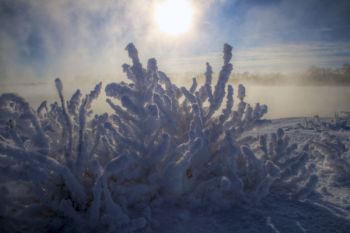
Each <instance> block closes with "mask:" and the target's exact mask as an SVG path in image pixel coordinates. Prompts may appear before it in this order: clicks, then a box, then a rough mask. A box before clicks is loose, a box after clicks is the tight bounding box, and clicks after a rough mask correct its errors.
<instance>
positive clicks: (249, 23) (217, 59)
mask: <svg viewBox="0 0 350 233" xmlns="http://www.w3.org/2000/svg"><path fill="white" fill-rule="evenodd" d="M159 2H161V1H160V0H159V1H158V0H99V1H97V0H96V1H92V0H0V78H1V82H8V81H10V80H19V81H26V80H33V79H39V80H41V81H47V80H50V82H51V80H52V79H53V78H55V77H62V78H63V79H74V80H81V79H82V78H86V79H91V78H92V79H99V78H104V77H114V76H120V75H121V74H122V73H121V68H120V66H121V65H122V64H123V63H125V62H127V63H129V59H128V57H127V54H126V52H125V50H124V48H125V46H126V45H127V44H128V43H129V42H134V43H135V45H136V46H137V48H138V49H139V53H140V56H141V59H142V62H143V63H144V64H146V60H147V58H150V57H156V58H157V60H158V63H159V67H160V69H161V70H163V71H165V72H177V73H183V72H193V73H198V72H201V71H204V68H205V62H206V61H209V62H211V63H213V65H214V67H219V66H220V64H221V50H222V46H223V43H225V42H227V43H230V44H231V45H233V46H234V67H235V70H236V71H238V72H240V71H241V72H243V71H267V72H274V71H288V72H289V71H300V70H303V69H305V68H307V67H309V66H311V65H316V66H324V67H337V66H341V65H342V64H343V63H350V1H349V0H231V1H230V0H193V1H192V4H193V6H194V10H195V21H194V23H193V26H192V30H191V31H190V32H188V33H185V34H183V35H180V36H177V37H171V36H167V35H164V34H163V33H162V32H160V31H159V30H158V28H157V27H156V26H155V23H154V20H153V19H154V17H153V14H154V8H155V6H157V4H159ZM179 17H181V15H179Z"/></svg>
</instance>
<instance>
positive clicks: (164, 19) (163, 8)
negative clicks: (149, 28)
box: [154, 0, 193, 36]
mask: <svg viewBox="0 0 350 233" xmlns="http://www.w3.org/2000/svg"><path fill="white" fill-rule="evenodd" d="M154 20H155V23H156V24H157V26H158V28H159V30H160V31H162V32H164V33H166V34H169V35H172V36H177V35H180V34H183V33H185V32H187V31H189V29H190V28H191V26H192V22H193V8H192V5H191V3H190V2H189V0H165V1H163V2H161V3H159V4H158V5H157V6H156V7H155V12H154Z"/></svg>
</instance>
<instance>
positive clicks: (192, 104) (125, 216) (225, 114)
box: [0, 44, 317, 232]
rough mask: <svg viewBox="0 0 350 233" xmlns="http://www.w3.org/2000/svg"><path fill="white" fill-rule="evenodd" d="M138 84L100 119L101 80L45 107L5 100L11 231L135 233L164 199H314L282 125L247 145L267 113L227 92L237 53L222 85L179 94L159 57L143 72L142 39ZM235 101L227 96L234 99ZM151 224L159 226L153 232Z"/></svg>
mask: <svg viewBox="0 0 350 233" xmlns="http://www.w3.org/2000/svg"><path fill="white" fill-rule="evenodd" d="M126 49H127V51H128V53H129V57H130V58H131V60H132V65H127V64H125V65H123V70H124V72H125V73H126V76H127V78H128V80H129V81H128V82H120V83H110V84H108V85H107V86H106V87H105V92H106V95H107V96H108V97H109V98H108V99H107V103H108V104H109V105H110V107H111V109H112V110H113V113H112V114H107V113H105V114H101V115H95V116H93V112H92V109H91V103H92V102H93V101H94V100H95V99H96V98H98V95H99V93H100V91H101V88H102V84H101V83H99V84H98V85H96V87H95V88H94V90H92V91H91V92H90V93H89V94H87V95H85V96H84V97H83V95H82V93H81V92H80V91H79V90H77V91H76V92H75V93H74V94H73V96H72V97H71V98H70V99H69V100H68V101H67V100H66V99H65V98H64V94H63V85H62V83H61V81H60V79H56V80H55V85H56V88H57V91H58V95H59V98H60V104H58V103H53V104H51V105H50V106H48V105H47V102H45V101H44V102H43V103H42V104H41V105H40V106H39V108H38V109H37V111H34V110H33V109H32V108H31V107H30V105H29V104H28V103H27V102H26V101H25V100H24V99H23V98H21V97H19V96H18V95H15V94H2V95H1V96H0V112H1V115H0V127H1V131H0V160H1V163H0V166H1V169H0V174H1V176H0V178H1V179H0V185H1V191H2V192H1V199H2V203H4V204H3V205H1V208H0V216H1V219H0V221H1V224H0V225H1V226H4V230H5V231H14V230H16V231H20V232H24V231H26V232H28V231H29V232H30V231H31V232H40V231H47V232H132V231H135V230H139V229H143V228H145V227H149V226H150V225H151V223H152V209H153V208H158V207H160V206H161V205H162V204H163V203H164V202H166V203H178V204H179V203H180V204H181V203H186V204H189V205H188V206H191V207H197V206H210V207H214V208H222V207H224V206H230V204H239V203H251V201H252V200H253V203H258V202H260V201H261V200H262V199H263V198H264V197H265V196H266V195H268V194H269V193H270V188H271V187H274V186H277V187H290V189H291V190H289V191H288V193H292V192H293V193H294V195H296V196H297V197H301V198H303V197H305V196H306V194H308V193H309V192H310V190H312V187H313V186H314V184H315V182H316V180H317V177H315V176H312V175H311V173H312V166H309V167H307V168H306V167H305V166H304V164H303V163H304V162H305V161H306V160H307V157H308V151H307V148H305V149H304V150H301V152H296V150H295V149H296V148H295V146H294V145H289V143H288V138H287V137H286V136H285V135H284V133H283V131H282V130H279V131H278V132H277V134H273V135H272V136H271V139H270V141H271V142H270V143H269V144H267V141H266V137H261V139H260V145H261V146H260V149H259V150H260V152H261V155H259V153H258V152H255V151H254V152H253V150H252V149H250V147H249V145H245V143H244V142H243V141H241V140H240V139H239V138H240V136H241V134H242V133H243V132H244V131H247V130H249V129H250V128H252V127H253V126H254V125H255V124H256V123H257V122H259V121H260V119H261V118H262V117H263V115H264V114H265V113H266V112H267V106H266V105H260V104H259V103H258V104H256V105H255V106H254V107H252V106H251V105H249V104H247V103H246V102H245V101H244V99H245V95H246V90H245V87H244V86H243V85H239V86H238V90H237V98H238V99H239V101H238V104H237V107H234V88H233V86H231V85H228V79H229V77H230V74H231V71H232V64H231V63H230V60H231V58H232V47H231V46H230V45H227V44H225V45H224V56H223V60H224V65H223V66H222V68H221V71H220V73H219V76H218V79H217V81H216V84H215V86H213V85H212V81H213V78H212V74H213V72H212V68H211V66H210V65H209V64H206V72H205V77H206V79H205V83H204V84H203V85H202V86H200V87H199V86H198V83H197V81H196V79H193V83H192V86H191V87H190V88H186V87H177V86H176V85H175V84H173V83H172V82H171V80H170V78H169V77H168V76H166V74H165V73H163V72H161V71H159V70H158V67H157V62H156V60H155V59H153V58H152V59H149V61H148V63H147V67H146V68H143V66H142V65H141V62H140V60H139V58H138V51H137V50H136V48H135V47H134V45H133V44H129V45H128V46H127V48H126ZM225 99H226V100H225ZM148 229H151V228H148Z"/></svg>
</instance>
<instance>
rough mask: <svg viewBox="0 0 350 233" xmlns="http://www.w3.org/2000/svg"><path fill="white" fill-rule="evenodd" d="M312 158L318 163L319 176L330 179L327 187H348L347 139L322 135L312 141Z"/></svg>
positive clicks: (349, 160) (349, 162)
mask: <svg viewBox="0 0 350 233" xmlns="http://www.w3.org/2000/svg"><path fill="white" fill-rule="evenodd" d="M312 147H313V148H314V149H313V156H314V157H315V159H314V160H315V161H317V162H318V163H319V167H320V169H319V171H320V173H321V175H326V176H328V175H329V177H330V179H329V181H330V183H329V185H332V186H333V185H335V186H348V187H349V186H350V181H349V177H350V153H349V139H348V138H342V137H341V136H336V135H332V134H330V133H322V135H321V137H320V138H319V139H313V140H312Z"/></svg>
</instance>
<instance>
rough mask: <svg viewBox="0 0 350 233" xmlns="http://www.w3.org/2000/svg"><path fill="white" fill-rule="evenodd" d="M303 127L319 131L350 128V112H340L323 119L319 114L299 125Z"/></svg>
mask: <svg viewBox="0 0 350 233" xmlns="http://www.w3.org/2000/svg"><path fill="white" fill-rule="evenodd" d="M298 126H299V127H300V128H303V129H310V130H316V131H318V132H321V131H328V130H350V113H349V112H338V113H335V115H334V117H333V118H330V119H321V118H320V117H319V116H318V115H316V116H314V117H312V118H310V119H308V118H306V119H305V120H304V122H303V124H299V125H298Z"/></svg>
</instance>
